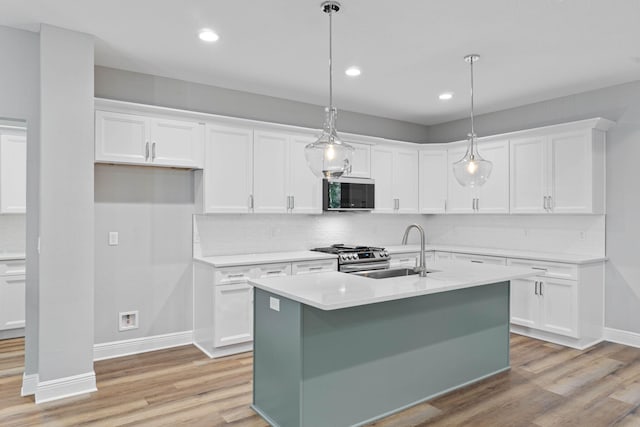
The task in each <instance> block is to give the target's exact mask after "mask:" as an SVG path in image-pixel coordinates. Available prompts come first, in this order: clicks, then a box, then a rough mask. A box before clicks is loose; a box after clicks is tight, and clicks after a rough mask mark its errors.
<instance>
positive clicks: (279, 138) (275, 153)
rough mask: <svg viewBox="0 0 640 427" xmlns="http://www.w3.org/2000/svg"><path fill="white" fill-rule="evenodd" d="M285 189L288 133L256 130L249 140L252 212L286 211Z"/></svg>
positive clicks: (287, 181)
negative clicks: (251, 167) (251, 141)
mask: <svg viewBox="0 0 640 427" xmlns="http://www.w3.org/2000/svg"><path fill="white" fill-rule="evenodd" d="M305 166H306V165H305ZM288 189H289V136H288V135H286V134H281V133H275V132H266V131H259V130H256V131H255V133H254V143H253V198H254V205H253V211H254V212H256V213H286V212H287V210H288V209H289V206H290V203H289V200H290V199H288V196H289V194H288Z"/></svg>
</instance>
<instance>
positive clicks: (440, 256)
mask: <svg viewBox="0 0 640 427" xmlns="http://www.w3.org/2000/svg"><path fill="white" fill-rule="evenodd" d="M434 259H435V262H437V263H438V262H442V263H451V262H453V254H452V253H451V252H439V251H438V252H436V253H435V254H434Z"/></svg>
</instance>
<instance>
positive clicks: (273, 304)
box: [269, 297, 280, 311]
mask: <svg viewBox="0 0 640 427" xmlns="http://www.w3.org/2000/svg"><path fill="white" fill-rule="evenodd" d="M269 308H270V309H271V310H275V311H280V300H279V299H278V298H274V297H269Z"/></svg>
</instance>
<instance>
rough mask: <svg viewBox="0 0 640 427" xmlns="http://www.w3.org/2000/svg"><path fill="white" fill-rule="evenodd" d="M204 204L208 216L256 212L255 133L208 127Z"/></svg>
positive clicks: (225, 127) (247, 130)
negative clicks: (254, 196) (254, 177)
mask: <svg viewBox="0 0 640 427" xmlns="http://www.w3.org/2000/svg"><path fill="white" fill-rule="evenodd" d="M203 187H204V188H203V193H204V198H203V204H204V206H203V207H204V211H205V212H208V213H216V212H219V213H248V212H250V211H251V210H252V208H253V129H252V128H248V127H232V126H219V125H212V124H208V125H207V126H206V146H205V166H204V171H203Z"/></svg>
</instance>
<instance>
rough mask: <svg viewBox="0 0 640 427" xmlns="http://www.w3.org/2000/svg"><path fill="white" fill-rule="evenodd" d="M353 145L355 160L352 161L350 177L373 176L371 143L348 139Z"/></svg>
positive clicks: (348, 142)
mask: <svg viewBox="0 0 640 427" xmlns="http://www.w3.org/2000/svg"><path fill="white" fill-rule="evenodd" d="M347 144H349V145H351V146H353V148H354V150H355V151H354V152H353V161H352V162H351V173H350V174H349V176H350V177H353V178H371V145H369V144H361V143H358V142H351V141H347Z"/></svg>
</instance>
